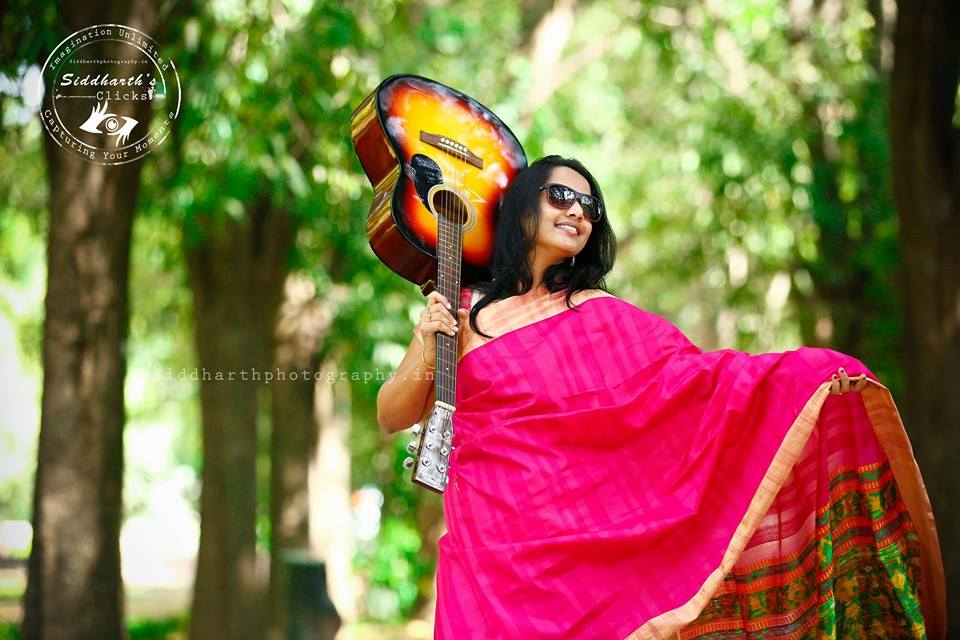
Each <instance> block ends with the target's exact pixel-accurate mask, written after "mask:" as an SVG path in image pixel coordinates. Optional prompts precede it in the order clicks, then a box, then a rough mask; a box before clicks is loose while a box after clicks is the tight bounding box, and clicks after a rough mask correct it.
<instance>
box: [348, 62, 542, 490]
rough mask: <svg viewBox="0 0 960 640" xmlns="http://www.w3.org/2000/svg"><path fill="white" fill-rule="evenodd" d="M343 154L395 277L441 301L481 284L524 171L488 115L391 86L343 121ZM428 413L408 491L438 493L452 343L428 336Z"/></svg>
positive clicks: (418, 82) (420, 84) (448, 425)
mask: <svg viewBox="0 0 960 640" xmlns="http://www.w3.org/2000/svg"><path fill="white" fill-rule="evenodd" d="M350 133H351V138H352V139H353V146H354V149H355V150H356V152H357V156H358V157H359V159H360V164H361V165H362V166H363V170H364V172H366V174H367V177H368V178H369V179H370V183H371V184H372V185H373V192H374V193H373V204H372V206H371V207H370V215H369V217H368V218H367V236H368V238H369V240H370V246H371V247H372V248H373V251H374V253H376V254H377V256H378V257H379V258H380V260H382V261H383V263H384V264H386V265H387V266H388V267H390V268H391V269H393V270H394V271H395V272H396V273H398V274H399V275H401V276H403V277H404V278H406V279H407V280H410V281H411V282H414V283H416V284H418V285H420V287H421V290H422V291H423V292H424V294H427V293H429V292H430V291H431V290H433V289H437V290H439V291H440V293H441V294H442V295H443V296H444V297H445V298H447V299H448V300H450V301H456V300H459V298H460V296H459V293H460V288H461V286H466V285H469V284H472V283H474V282H477V281H479V280H487V279H489V277H490V273H489V270H488V268H487V264H488V262H489V259H490V256H491V254H492V252H493V239H494V229H495V226H496V216H497V212H498V210H499V207H500V202H501V200H502V198H503V195H504V193H505V192H506V190H507V188H508V187H509V185H510V183H511V182H512V181H513V178H514V176H515V175H516V174H517V172H519V171H520V170H521V169H523V168H524V167H526V166H527V158H526V155H525V154H524V152H523V147H521V146H520V143H519V141H518V140H517V138H516V136H514V135H513V133H512V132H511V131H510V129H509V128H507V126H506V125H505V124H504V123H503V122H502V121H501V120H500V119H499V118H498V117H497V116H496V115H494V114H493V112H491V111H490V110H489V109H487V108H486V107H484V106H483V105H481V104H480V103H478V102H477V101H476V100H474V99H473V98H470V97H469V96H466V95H464V94H463V93H460V92H459V91H456V90H455V89H451V88H450V87H447V86H446V85H443V84H440V83H439V82H434V81H433V80H428V79H426V78H421V77H419V76H412V75H397V76H391V77H389V78H387V79H386V80H384V81H383V82H381V83H380V86H378V87H377V88H376V90H375V91H373V93H371V94H370V95H369V96H367V98H366V99H364V101H363V102H361V103H360V106H358V107H357V108H356V110H354V112H353V117H352V119H351V131H350ZM436 340H437V350H436V353H437V363H436V373H435V376H434V383H435V388H436V394H437V397H436V403H435V405H434V411H433V413H432V414H431V416H430V418H429V420H428V421H427V424H426V429H425V430H421V427H420V426H419V425H418V426H417V427H415V430H414V434H415V435H418V436H420V440H419V443H417V442H414V443H411V447H410V452H411V453H415V454H416V458H415V459H413V458H411V459H408V460H409V462H410V463H411V464H410V465H409V466H413V468H414V472H413V478H412V479H413V482H414V483H416V484H419V485H421V486H424V487H426V488H428V489H431V490H433V491H437V492H442V491H443V489H444V487H445V486H446V482H447V473H446V472H447V465H448V461H449V455H450V452H451V451H452V434H453V424H452V419H451V417H452V414H453V411H454V409H455V405H454V401H455V397H454V395H455V394H454V391H455V389H456V367H457V361H456V354H457V337H456V336H450V335H447V334H445V333H437V334H436Z"/></svg>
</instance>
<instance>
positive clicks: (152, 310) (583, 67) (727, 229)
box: [0, 0, 901, 637]
mask: <svg viewBox="0 0 960 640" xmlns="http://www.w3.org/2000/svg"><path fill="white" fill-rule="evenodd" d="M15 4H17V3H15ZM21 4H22V3H21ZM873 4H876V3H873ZM800 5H802V6H800ZM800 5H798V7H797V8H796V11H793V12H791V10H790V7H789V6H788V5H787V3H784V2H782V1H780V0H748V1H745V2H727V3H722V2H709V3H707V2H695V1H693V0H668V1H665V2H660V3H657V4H651V3H638V2H633V1H629V0H595V1H593V2H590V3H582V4H580V5H577V6H576V8H575V14H574V19H575V23H574V24H573V26H572V27H571V29H570V31H569V34H567V32H566V31H564V30H563V29H559V30H558V31H555V32H552V33H549V34H547V38H546V41H549V42H553V43H555V44H558V45H559V46H560V48H561V50H560V51H559V52H558V56H559V57H558V58H557V60H556V61H555V62H553V63H551V62H549V60H550V56H546V58H545V59H546V60H547V63H543V62H538V60H536V59H534V57H533V56H532V55H531V47H533V46H534V45H535V43H536V42H537V38H536V37H535V34H534V29H535V28H536V27H537V26H538V24H540V21H541V19H542V18H544V16H545V15H546V12H547V11H548V10H550V9H551V7H552V6H553V3H550V2H529V3H516V2H507V1H506V0H491V1H490V2H484V3H476V2H466V1H465V0H452V1H450V2H424V1H412V2H401V1H399V0H373V1H372V2H356V1H354V2H348V3H342V2H331V1H329V0H318V1H316V2H312V3H310V2H306V3H300V2H280V3H266V2H263V1H261V0H249V1H244V0H232V1H230V2H220V3H206V4H197V5H195V6H194V5H190V4H187V5H182V6H181V7H180V9H179V10H178V12H177V13H176V14H174V18H173V20H172V21H171V23H170V27H169V33H168V34H166V38H165V39H164V42H163V43H164V45H165V46H169V52H170V54H171V55H172V57H173V59H174V60H175V61H176V63H177V68H178V70H179V72H180V75H181V80H182V85H183V91H184V97H183V111H182V114H181V117H180V118H179V119H178V121H177V123H176V128H175V130H174V131H173V133H172V134H171V136H170V138H169V139H168V140H167V141H166V142H165V143H164V145H161V147H160V148H158V149H157V150H156V151H155V152H154V153H153V154H152V155H151V156H150V157H149V159H148V160H147V165H146V166H145V168H144V173H143V184H142V188H141V198H140V206H139V210H138V217H137V223H136V227H135V230H134V247H133V251H132V256H133V259H132V263H131V269H132V271H131V291H132V296H131V299H132V316H131V323H130V351H129V354H130V360H129V374H128V404H129V416H130V425H129V429H128V433H127V446H128V452H127V455H128V460H130V461H131V464H130V465H128V476H127V491H126V492H125V495H126V499H127V501H128V512H129V513H138V512H140V511H142V510H145V509H147V508H148V507H149V488H150V486H152V484H153V483H155V482H156V481H157V480H158V478H164V477H166V476H167V475H169V474H172V473H174V471H176V470H178V469H179V470H183V469H189V470H191V471H192V473H194V474H198V473H199V468H200V447H199V442H200V435H199V415H198V397H197V387H196V384H195V383H194V382H192V381H191V380H189V378H186V379H181V378H179V377H178V375H177V374H178V373H179V372H180V371H181V370H186V371H187V372H189V371H190V370H191V369H192V368H193V367H194V366H195V357H194V355H193V346H192V345H193V332H192V327H193V318H192V316H191V313H192V312H191V301H190V294H189V288H188V286H187V276H186V269H185V267H184V264H183V253H182V252H183V247H184V245H187V246H189V245H190V244H191V243H196V242H204V241H208V240H209V239H210V238H209V236H208V233H209V232H208V231H206V229H208V228H209V227H208V226H207V225H206V224H204V223H205V222H207V221H210V220H214V221H215V220H218V219H220V220H222V219H226V218H233V219H238V220H245V219H247V218H248V217H249V216H250V214H251V213H252V212H254V211H262V210H267V211H270V212H271V214H273V215H285V216H289V217H290V219H291V220H292V221H293V224H294V226H295V242H294V246H293V247H292V250H291V253H290V255H288V256H287V257H286V259H287V260H288V261H289V266H290V267H291V268H292V269H294V270H297V271H300V272H302V273H305V274H307V275H308V276H309V277H310V278H311V279H312V280H313V282H314V283H315V284H316V288H317V296H318V299H320V300H322V301H324V303H325V304H326V305H328V306H329V308H331V309H332V310H333V313H334V314H335V321H334V324H333V329H332V333H331V334H330V335H329V336H328V338H327V339H326V341H325V343H324V346H323V354H322V355H323V361H324V362H325V363H327V365H326V366H329V367H334V369H331V370H329V371H324V372H323V373H325V374H329V375H333V376H344V375H345V376H346V379H348V380H349V381H350V384H351V398H352V409H353V412H352V431H351V435H350V439H351V440H350V447H351V456H352V474H353V477H352V482H353V485H354V487H359V486H361V485H364V484H368V483H372V484H375V485H377V486H378V487H380V488H381V489H382V490H383V492H384V494H385V496H386V500H385V504H384V507H383V517H384V519H383V522H382V527H381V533H380V536H379V537H378V539H377V540H376V542H375V543H374V544H370V545H366V546H363V547H362V548H361V549H360V550H359V554H358V557H357V567H358V568H359V569H360V570H362V572H363V574H364V575H365V577H366V578H367V580H368V581H369V585H370V587H369V590H368V593H370V594H377V595H374V596H373V597H374V598H375V600H376V601H375V602H372V603H371V602H368V603H367V607H368V610H370V611H372V612H376V613H377V615H380V616H386V617H390V616H392V615H400V616H403V615H408V614H409V613H410V612H411V611H412V610H414V609H415V608H416V606H417V603H418V602H419V601H420V600H421V599H422V598H423V595H424V593H425V592H426V591H427V590H428V589H429V586H430V580H429V576H430V575H431V571H432V570H433V566H432V561H430V560H429V558H428V556H424V555H423V553H422V547H421V545H420V541H419V535H420V534H419V533H418V530H417V527H416V518H415V516H416V514H418V513H420V512H421V510H422V509H425V508H430V507H434V508H435V507H436V506H437V505H436V496H433V495H432V494H431V495H428V494H427V492H424V491H422V490H420V489H416V488H414V487H413V486H412V485H411V484H410V482H409V479H408V478H407V474H406V473H402V472H401V466H400V461H401V460H402V459H403V457H404V452H403V446H404V444H405V442H404V439H403V438H399V437H397V438H388V437H385V436H384V435H383V434H382V433H381V432H380V431H379V429H378V428H377V426H376V415H375V413H376V412H375V399H376V393H377V390H378V388H379V385H380V384H381V383H382V381H383V380H384V376H387V375H389V374H390V373H391V372H392V371H393V370H394V369H395V367H396V365H397V364H398V363H399V361H400V358H401V357H402V355H403V350H404V348H405V347H406V345H407V344H408V342H409V340H410V329H411V327H412V325H413V322H414V319H415V317H416V314H417V313H418V311H419V310H420V308H422V304H423V302H422V300H423V298H422V296H421V295H420V294H419V291H418V290H417V288H416V287H415V286H413V285H412V284H410V283H406V282H403V281H401V280H400V279H399V278H397V277H396V276H395V275H393V274H392V272H390V271H389V270H388V269H387V268H386V267H384V266H383V265H382V264H381V263H380V262H379V260H378V259H377V258H376V257H375V256H374V255H373V253H372V251H371V250H370V247H369V245H368V242H367V237H366V230H365V222H366V214H367V210H368V207H369V204H370V199H371V193H372V191H371V187H370V186H369V184H368V182H367V179H366V177H365V176H364V175H363V173H362V171H361V169H360V166H359V163H358V162H357V160H356V157H355V155H354V152H353V149H352V145H351V142H350V132H349V124H350V116H351V112H352V109H353V108H354V107H355V106H356V105H357V104H359V102H360V101H361V100H362V99H363V98H364V97H365V96H366V95H367V94H368V93H369V92H370V91H372V90H373V89H374V88H375V87H376V85H377V83H378V82H379V81H380V80H382V79H383V78H384V77H386V76H387V75H390V74H392V73H401V72H405V73H416V74H418V75H423V76H427V77H430V78H434V79H436V80H438V81H441V82H444V83H447V84H449V85H451V86H454V87H456V88H457V89H460V90H461V91H464V92H465V93H467V94H469V95H471V96H473V97H475V98H477V99H478V100H479V101H480V102H482V103H483V104H485V105H487V106H489V107H491V108H492V109H493V110H494V111H495V112H496V113H497V114H498V115H499V116H500V117H501V118H502V119H504V120H505V121H506V122H507V123H508V124H509V125H510V127H511V128H512V129H513V131H514V132H515V133H516V134H517V135H518V137H519V138H520V139H521V141H522V143H523V144H524V147H525V149H526V150H527V153H528V156H529V157H530V158H531V159H533V158H535V157H538V156H540V155H544V154H546V153H561V154H564V155H570V156H575V157H578V158H579V159H581V160H582V161H583V162H584V163H585V164H586V165H587V166H588V167H589V168H590V169H591V170H592V171H593V172H594V174H595V175H596V176H597V177H598V179H599V181H600V184H601V186H602V187H603V189H604V195H605V197H606V199H607V204H608V210H609V211H610V212H611V218H612V222H613V224H614V227H615V230H616V232H617V234H618V237H619V238H620V240H621V245H620V251H619V256H618V262H617V266H616V268H615V270H614V273H613V274H611V277H610V284H611V285H612V289H613V291H614V292H615V293H616V294H617V295H620V296H621V297H623V298H625V299H627V300H629V301H631V302H633V303H635V304H637V305H638V306H640V307H643V308H645V309H648V310H651V311H653V312H657V313H661V314H663V315H664V316H665V317H667V318H669V319H670V320H671V321H673V322H675V323H676V324H677V325H678V326H680V328H681V329H682V330H683V331H684V332H685V333H687V334H688V335H689V336H690V337H691V339H692V340H694V342H696V343H697V344H699V345H701V346H702V347H703V348H704V349H714V348H720V347H734V348H738V349H744V350H750V351H753V352H762V351H772V350H782V349H788V348H794V347H796V346H799V345H800V344H810V345H824V346H833V347H835V348H838V349H840V350H843V351H847V352H848V353H851V354H853V355H856V356H857V357H860V358H861V359H863V360H864V361H865V362H867V363H868V364H869V365H870V366H871V368H872V369H873V370H874V371H876V372H877V373H878V374H879V375H880V377H881V379H882V380H884V381H885V384H887V386H888V387H890V388H891V389H893V391H894V393H895V395H896V394H897V392H898V389H899V387H900V377H899V366H898V364H897V362H896V361H895V357H896V349H895V344H896V340H897V338H898V335H899V332H900V330H901V329H900V324H899V322H900V321H899V312H898V305H899V298H898V295H897V290H896V286H895V282H894V277H895V273H896V270H897V268H898V265H899V249H898V242H897V224H896V219H895V217H894V210H893V205H892V196H891V189H890V177H889V169H890V157H889V144H888V139H887V115H886V96H887V86H886V84H885V79H884V69H883V67H882V64H881V56H880V50H881V46H880V37H881V35H880V34H879V32H878V28H877V25H876V23H875V22H876V21H875V18H874V17H873V16H872V15H871V13H870V9H871V3H867V2H865V0H855V1H852V2H846V3H832V4H831V3H823V4H822V5H821V4H820V3H812V4H810V3H806V4H804V3H800ZM50 6H52V5H49V3H47V4H43V5H42V6H40V5H38V7H39V8H38V9H37V10H36V15H35V16H31V17H30V18H29V19H27V17H26V14H25V13H24V12H20V13H19V14H18V13H17V12H11V13H8V14H6V15H5V16H4V17H3V20H4V22H3V26H4V29H3V36H2V37H0V45H2V46H3V47H5V48H6V50H9V49H10V48H19V49H20V50H22V52H24V53H23V55H22V56H21V58H20V59H19V61H17V62H16V63H14V61H13V60H12V59H5V60H4V61H3V65H2V66H0V71H2V72H3V73H4V74H5V76H6V77H7V80H8V81H9V83H13V85H15V84H16V80H17V79H18V78H19V79H20V80H22V78H23V75H24V73H25V72H26V71H25V70H26V66H27V65H28V64H29V60H36V59H37V58H38V56H40V57H42V52H43V51H47V50H49V49H50V48H52V46H53V45H54V44H55V42H47V41H44V40H43V38H40V37H39V36H38V35H37V34H39V33H54V32H55V31H56V30H55V29H54V28H53V26H51V25H50V24H47V23H48V22H49V20H51V19H52V18H51V17H50V16H51V15H53V14H51V13H50V10H49V9H50ZM804 6H806V7H807V8H806V9H804V8H803V7H804ZM831 7H832V8H831ZM805 11H806V12H807V13H805ZM16 15H19V18H17V17H15V16H16ZM559 19H560V20H561V22H562V16H560V17H559ZM44 21H47V22H44ZM40 23H42V24H45V25H47V27H48V28H44V29H37V28H33V27H34V26H35V25H36V24H40ZM8 26H9V29H8ZM31 34H32V35H31ZM544 64H545V65H546V66H544ZM544 78H547V79H549V80H550V82H549V83H547V84H544V83H543V82H542V80H543V79H544ZM3 86H4V87H6V88H5V89H4V90H3V91H0V100H2V102H0V104H2V112H3V117H4V125H5V130H4V133H3V134H2V135H3V138H2V139H3V141H4V147H5V150H6V154H7V157H8V158H10V159H11V162H8V163H4V164H2V165H0V178H2V179H0V285H2V287H0V314H2V315H3V317H4V318H8V319H10V321H11V322H13V323H14V324H15V326H16V327H17V328H18V334H17V335H18V338H19V345H20V349H21V351H22V359H23V362H25V363H27V364H26V366H27V367H29V368H30V372H29V375H33V376H34V377H35V378H36V379H39V362H40V327H41V324H40V321H41V313H42V300H41V299H40V298H39V296H35V297H34V299H32V301H31V303H30V304H29V305H26V306H25V307H23V308H22V310H21V311H15V310H14V304H13V302H12V301H13V300H14V298H15V295H14V294H13V293H11V292H13V291H23V290H26V289H30V290H33V289H37V287H38V285H37V283H36V278H37V277H41V278H42V274H43V270H42V250H41V249H42V243H43V236H44V235H45V227H44V225H45V222H44V219H45V218H44V217H43V216H42V215H41V212H42V210H43V208H44V206H45V201H46V194H45V193H43V189H42V188H41V187H40V185H43V184H44V183H45V179H44V175H43V162H42V156H41V149H40V142H41V138H40V136H41V135H42V131H41V130H40V127H39V125H38V123H37V122H36V121H35V120H29V121H23V120H21V119H19V118H18V116H17V113H18V111H17V107H18V106H22V101H21V100H20V98H19V97H18V96H17V94H16V91H15V90H14V89H10V88H9V86H8V85H3ZM11 86H12V85H11ZM214 226H215V225H214ZM38 274H39V276H38ZM331 363H332V364H331ZM157 371H159V372H160V373H159V377H158V374H157ZM167 372H169V373H170V374H172V378H168V377H166V375H165V374H166V373H167ZM164 429H165V430H166V431H167V434H166V439H164V440H163V448H162V449H158V448H156V447H154V446H151V445H152V444H156V442H157V441H156V440H153V439H151V438H153V437H154V436H155V435H156V433H157V432H158V431H161V430H164ZM151 434H153V435H151ZM31 437H33V436H32V435H31ZM0 446H3V442H2V441H0ZM158 451H159V453H158ZM259 472H260V480H261V482H260V486H261V489H264V488H265V486H266V485H265V483H264V482H263V480H264V479H265V478H266V472H265V470H264V467H263V465H260V468H259ZM28 476H29V474H27V475H26V476H23V477H21V476H18V478H17V480H16V482H15V483H14V485H15V486H14V485H11V486H10V487H7V488H4V487H3V486H0V509H9V510H10V512H11V513H13V514H16V515H18V517H25V516H24V514H25V513H26V510H27V505H26V497H25V496H28V495H29V492H30V490H29V482H30V480H29V477H28ZM11 487H12V488H11ZM187 498H188V499H190V500H195V499H196V494H195V493H193V494H190V495H188V496H187ZM267 499H268V493H267V492H266V491H265V490H261V493H260V496H259V500H260V502H261V505H263V508H262V512H263V513H266V501H267ZM268 533H269V522H268V521H267V520H266V518H265V516H262V517H261V518H260V520H259V521H258V540H260V541H261V546H262V545H264V544H265V541H266V539H268ZM0 637H3V636H0Z"/></svg>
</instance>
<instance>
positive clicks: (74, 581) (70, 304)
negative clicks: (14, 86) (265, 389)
mask: <svg viewBox="0 0 960 640" xmlns="http://www.w3.org/2000/svg"><path fill="white" fill-rule="evenodd" d="M59 19H60V20H61V21H62V22H63V23H64V24H65V25H67V28H68V29H69V31H70V32H72V31H74V30H75V29H79V28H82V27H84V26H87V25H90V24H94V23H96V22H118V23H123V24H128V25H130V26H131V27H134V28H137V29H141V30H143V31H145V32H147V33H149V32H150V31H151V30H152V29H153V28H154V23H155V16H154V14H153V11H152V9H151V8H150V7H147V6H140V3H130V2H127V3H119V5H118V4H117V3H115V4H114V5H113V6H111V7H110V8H109V9H106V8H103V7H98V5H95V4H85V3H79V4H76V5H70V4H65V5H62V7H61V11H60V16H59ZM63 35H66V33H64V34H63ZM113 72H114V73H115V74H116V75H121V74H122V70H120V69H116V70H114V71H113ZM45 104H46V105H49V104H50V102H49V93H48V95H47V96H46V97H45ZM71 106H72V105H71ZM64 108H70V107H69V106H65V107H64ZM75 108H79V109H88V108H89V105H78V106H77V107H75ZM149 114H150V109H149V104H147V103H143V104H138V105H137V106H136V107H134V108H133V109H131V111H130V112H129V113H127V112H124V113H123V115H128V116H133V117H135V118H136V119H138V120H140V121H141V122H143V121H146V120H147V119H148V117H149ZM43 142H44V151H45V155H46V159H47V168H48V178H49V185H50V225H49V232H48V234H49V235H48V245H47V293H46V300H45V318H44V328H43V369H44V376H43V397H42V401H41V404H42V413H41V419H40V439H39V447H38V460H37V473H36V480H35V490H34V499H33V546H32V549H31V553H30V561H29V573H28V580H27V589H26V594H25V595H24V603H23V606H24V618H23V625H22V631H21V633H22V637H23V638H26V639H31V640H32V639H40V638H56V639H57V640H61V639H62V640H73V639H78V640H79V639H90V640H94V639H96V640H110V639H112V638H125V637H126V635H127V634H126V628H125V626H124V604H123V583H122V579H121V574H120V543H119V539H120V524H121V518H122V512H123V505H122V487H123V424H124V395H123V383H124V376H125V373H126V361H125V354H124V350H125V342H126V339H127V325H128V273H129V262H130V233H131V228H132V224H133V213H134V209H135V207H136V201H137V191H138V187H139V181H140V171H141V169H142V168H143V161H142V160H140V161H136V162H133V163H130V164H125V165H117V166H104V165H100V164H94V163H91V162H87V161H85V160H82V159H80V158H78V157H76V156H75V155H73V154H72V153H71V152H69V151H66V150H64V149H62V148H61V147H60V146H58V145H57V144H56V143H55V142H54V141H53V140H52V139H51V137H50V136H48V135H46V134H43Z"/></svg>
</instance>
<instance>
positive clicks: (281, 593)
mask: <svg viewBox="0 0 960 640" xmlns="http://www.w3.org/2000/svg"><path fill="white" fill-rule="evenodd" d="M284 291H285V297H284V301H283V305H282V306H281V308H280V313H279V315H278V317H277V326H276V331H275V337H276V350H275V354H274V364H275V368H276V370H277V372H278V376H279V375H280V374H282V375H283V376H284V379H282V380H280V379H278V380H276V381H274V382H273V383H272V384H271V385H270V391H271V413H272V418H273V420H272V423H273V424H272V425H271V426H272V431H271V434H272V435H271V442H270V478H271V482H270V497H271V500H270V622H269V624H270V628H269V632H268V637H269V638H270V640H283V639H284V638H285V637H286V632H285V630H286V628H287V620H286V611H287V597H286V589H285V582H286V580H285V578H286V576H285V572H284V571H283V566H284V563H283V557H284V554H285V553H286V552H288V551H301V552H302V551H306V550H308V549H309V548H310V496H309V491H308V488H307V482H308V477H309V469H310V464H311V461H312V460H313V457H314V453H315V451H316V448H317V437H318V433H319V428H320V426H321V424H319V422H318V420H317V418H318V416H315V415H314V398H315V395H316V394H315V392H314V390H315V387H316V384H317V383H316V382H315V381H314V373H315V372H316V371H317V363H318V357H319V356H318V352H319V349H320V345H321V344H322V341H323V338H324V336H325V335H326V332H327V330H328V329H329V326H330V316H329V314H328V313H326V312H325V311H324V310H323V309H322V307H321V305H320V304H319V303H318V302H317V301H316V300H315V298H314V296H315V295H316V288H315V287H314V286H313V283H312V282H310V281H309V280H307V279H306V278H303V277H301V276H294V275H291V276H289V277H288V278H287V282H286V285H285V287H284Z"/></svg>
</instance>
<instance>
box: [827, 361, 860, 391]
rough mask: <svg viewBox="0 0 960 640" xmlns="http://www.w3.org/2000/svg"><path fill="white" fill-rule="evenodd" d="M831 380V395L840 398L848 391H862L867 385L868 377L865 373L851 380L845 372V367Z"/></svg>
mask: <svg viewBox="0 0 960 640" xmlns="http://www.w3.org/2000/svg"><path fill="white" fill-rule="evenodd" d="M838 374H839V375H838ZM831 379H832V380H833V382H832V383H831V384H830V395H832V396H838V395H840V394H841V393H846V392H847V391H862V390H863V388H864V387H865V386H866V384H867V375H866V374H865V373H864V374H860V375H859V376H857V377H856V378H853V379H852V380H851V379H850V378H849V377H848V376H847V372H846V371H844V370H843V367H840V368H839V369H838V370H837V373H835V374H833V376H832V378H831Z"/></svg>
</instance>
